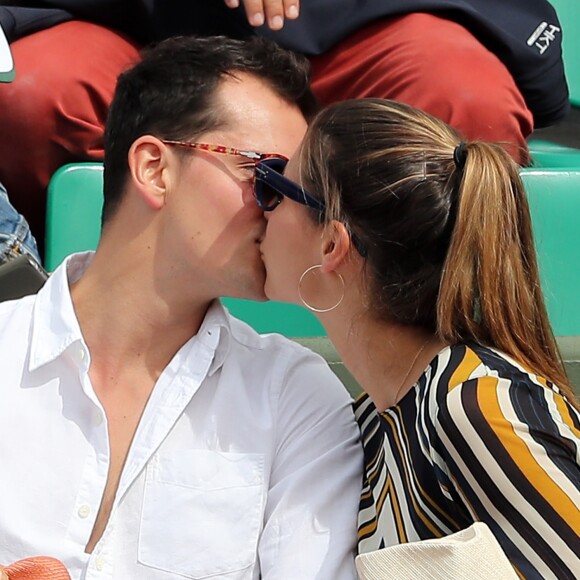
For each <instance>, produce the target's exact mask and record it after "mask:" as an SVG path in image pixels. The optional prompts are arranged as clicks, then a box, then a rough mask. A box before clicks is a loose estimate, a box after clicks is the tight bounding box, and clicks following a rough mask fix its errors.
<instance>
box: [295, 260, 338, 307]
mask: <svg viewBox="0 0 580 580" xmlns="http://www.w3.org/2000/svg"><path fill="white" fill-rule="evenodd" d="M318 268H322V264H316V265H314V266H310V268H307V269H306V270H305V271H304V273H303V274H302V276H300V280H299V281H298V296H299V297H300V300H301V301H302V304H304V306H306V308H308V310H311V311H312V312H330V311H331V310H334V309H335V308H338V306H340V304H341V302H342V301H343V299H344V289H345V284H344V278H343V277H342V275H341V274H339V273H338V272H335V274H336V275H337V276H338V278H339V279H340V283H341V284H342V294H341V296H340V298H339V299H338V302H337V303H336V304H334V306H331V307H330V308H316V307H315V306H312V305H311V304H308V302H306V300H305V299H304V296H302V282H303V281H304V278H305V277H306V276H307V275H308V274H309V273H310V272H312V271H313V270H317V269H318Z"/></svg>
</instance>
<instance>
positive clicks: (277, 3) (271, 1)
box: [263, 0, 287, 30]
mask: <svg viewBox="0 0 580 580" xmlns="http://www.w3.org/2000/svg"><path fill="white" fill-rule="evenodd" d="M286 1H287V0H263V3H264V11H265V13H266V21H267V23H268V26H269V27H270V28H271V29H272V30H280V29H281V28H282V27H283V26H284V16H285V9H286V6H285V5H286Z"/></svg>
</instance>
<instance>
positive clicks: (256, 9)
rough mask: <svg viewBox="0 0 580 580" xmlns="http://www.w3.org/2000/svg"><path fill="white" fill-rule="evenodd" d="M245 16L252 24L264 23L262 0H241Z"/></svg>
mask: <svg viewBox="0 0 580 580" xmlns="http://www.w3.org/2000/svg"><path fill="white" fill-rule="evenodd" d="M243 3H244V10H245V11H246V18H247V19H248V22H249V23H250V24H251V25H252V26H262V24H264V4H263V2H262V0H243Z"/></svg>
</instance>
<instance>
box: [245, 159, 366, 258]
mask: <svg viewBox="0 0 580 580" xmlns="http://www.w3.org/2000/svg"><path fill="white" fill-rule="evenodd" d="M287 163H288V160H287V159H282V158H279V157H270V158H268V159H264V160H262V161H259V162H258V163H256V172H255V179H254V195H255V196H256V202H257V204H258V207H259V208H260V209H261V210H262V211H272V210H274V209H276V207H277V206H278V205H280V203H281V202H282V200H283V199H284V198H285V197H287V198H288V199H291V200H292V201H295V202H297V203H300V204H302V205H305V206H307V207H311V208H312V209H314V210H316V211H318V212H320V213H321V214H322V213H323V212H324V210H325V209H326V206H325V205H324V202H322V201H320V200H318V199H316V198H315V197H314V196H312V195H311V194H309V193H308V192H307V191H306V190H305V189H304V188H303V187H302V186H300V185H298V184H297V183H295V182H294V181H292V180H291V179H288V178H287V177H286V176H285V175H282V172H283V171H284V168H285V167H286V165H287ZM351 239H352V243H353V244H354V247H355V248H356V249H357V251H358V253H359V254H360V255H361V256H362V257H363V258H364V257H365V256H366V255H367V251H366V248H365V247H364V245H363V243H362V242H361V241H360V240H359V239H358V238H357V237H356V236H355V235H352V236H351Z"/></svg>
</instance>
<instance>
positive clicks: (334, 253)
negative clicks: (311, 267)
mask: <svg viewBox="0 0 580 580" xmlns="http://www.w3.org/2000/svg"><path fill="white" fill-rule="evenodd" d="M351 244H352V242H351V239H350V235H349V233H348V230H347V229H346V226H345V225H344V224H343V223H342V222H339V221H337V220H332V222H330V223H329V224H328V226H327V227H326V228H325V232H324V234H323V239H322V271H323V272H332V271H333V270H336V269H337V268H339V267H340V266H341V265H342V264H344V262H345V261H346V260H347V258H348V255H349V253H350V250H351Z"/></svg>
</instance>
